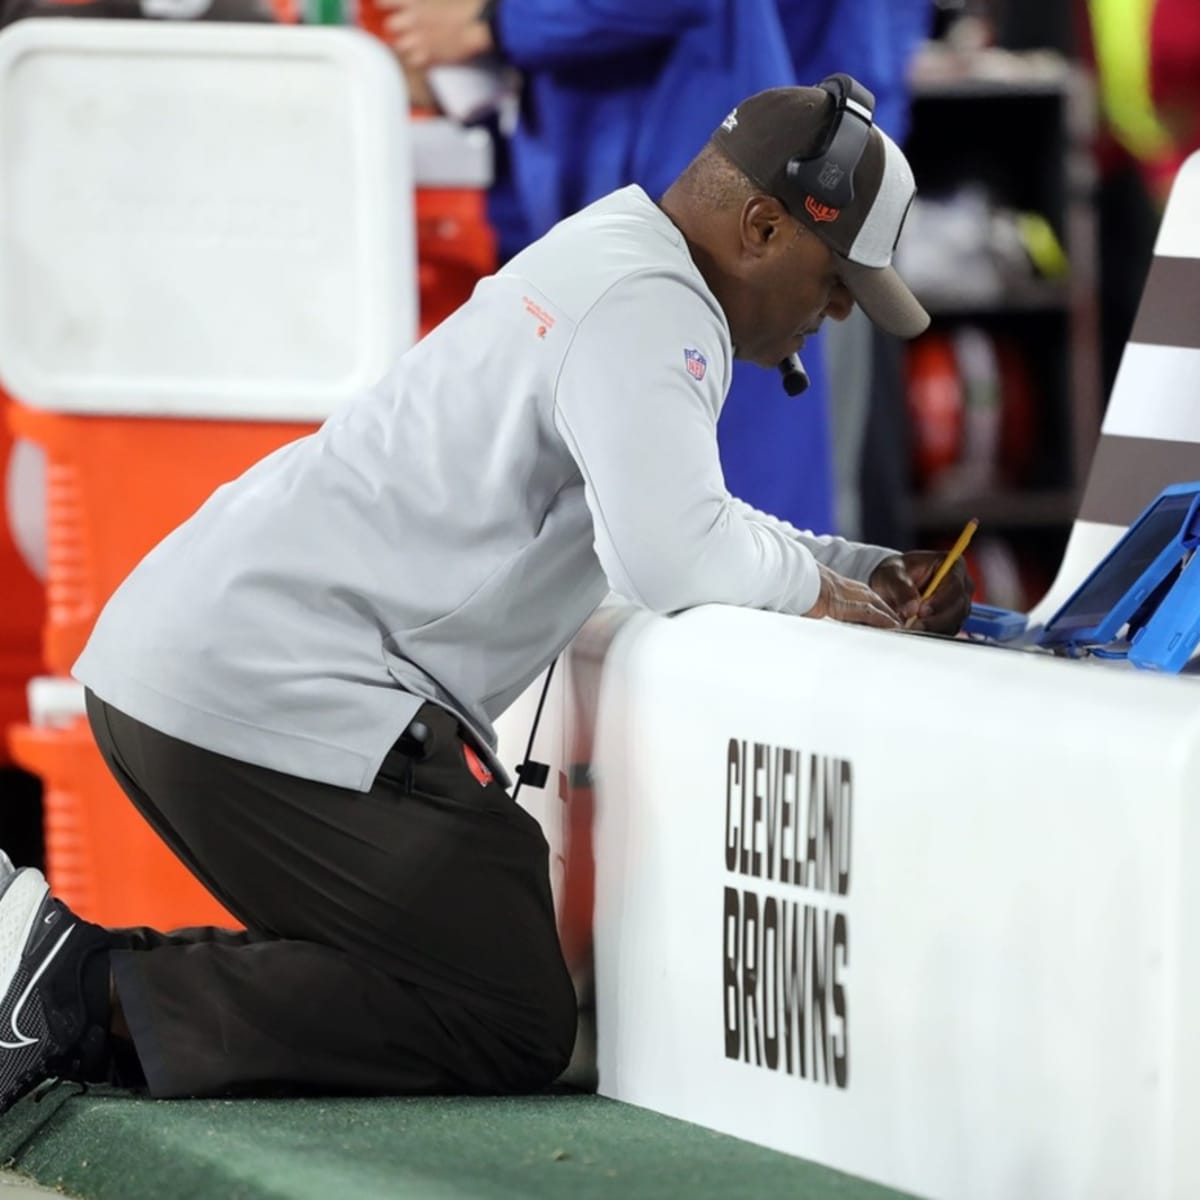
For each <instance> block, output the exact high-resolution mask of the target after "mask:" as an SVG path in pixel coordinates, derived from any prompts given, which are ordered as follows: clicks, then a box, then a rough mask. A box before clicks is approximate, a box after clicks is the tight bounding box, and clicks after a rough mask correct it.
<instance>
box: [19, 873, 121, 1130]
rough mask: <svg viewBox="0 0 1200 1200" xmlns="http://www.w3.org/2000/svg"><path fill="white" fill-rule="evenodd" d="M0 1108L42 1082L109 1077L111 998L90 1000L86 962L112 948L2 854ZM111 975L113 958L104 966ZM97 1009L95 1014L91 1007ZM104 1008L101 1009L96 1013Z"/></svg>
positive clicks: (36, 877) (101, 932)
mask: <svg viewBox="0 0 1200 1200" xmlns="http://www.w3.org/2000/svg"><path fill="white" fill-rule="evenodd" d="M0 857H3V862H2V863H0V1112H4V1111H5V1110H7V1109H8V1108H10V1107H11V1106H12V1105H13V1104H14V1103H15V1102H16V1101H17V1100H19V1099H20V1098H21V1097H22V1096H23V1095H25V1093H26V1092H28V1091H29V1090H30V1089H31V1088H33V1087H34V1086H35V1085H36V1084H38V1083H40V1082H41V1081H42V1080H43V1079H50V1078H60V1079H78V1080H88V1079H103V1078H105V1070H106V1060H107V1050H108V1046H107V1043H108V1033H107V1024H108V1013H107V996H106V995H105V996H103V997H97V998H91V999H92V1003H91V1005H90V1006H89V1004H88V1003H86V1002H85V994H84V993H85V988H84V965H85V963H86V962H87V960H88V958H89V957H90V956H91V955H92V954H93V953H94V952H96V951H106V950H107V949H108V948H109V946H110V945H111V936H110V935H109V933H108V931H107V930H105V929H102V928H101V927H100V926H99V925H92V924H90V923H89V922H87V921H82V920H80V919H79V918H78V917H77V916H75V914H74V913H72V912H71V910H70V909H69V908H67V906H66V905H65V904H63V903H62V901H61V900H55V899H54V897H53V896H51V895H50V889H49V888H48V887H47V885H46V880H45V879H44V878H43V876H42V873H41V871H38V870H36V869H35V868H33V867H24V868H22V869H21V870H19V871H15V870H13V866H12V863H11V862H9V861H8V858H7V856H4V855H3V854H2V852H0ZM101 965H102V966H103V967H104V970H105V975H107V958H105V960H104V961H103V962H102V963H101ZM89 1008H90V1011H89ZM98 1009H99V1010H101V1011H97V1010H98Z"/></svg>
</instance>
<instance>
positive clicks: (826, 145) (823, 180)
mask: <svg viewBox="0 0 1200 1200" xmlns="http://www.w3.org/2000/svg"><path fill="white" fill-rule="evenodd" d="M817 86H818V87H819V88H822V89H823V90H824V91H826V92H828V93H829V94H830V95H831V96H832V97H833V102H834V112H833V120H832V121H830V123H829V128H828V129H827V130H826V132H825V136H824V138H823V139H822V140H821V144H820V145H819V146H818V147H817V148H816V150H815V151H814V152H813V153H812V154H811V155H809V156H808V157H807V158H802V157H801V156H800V155H796V156H794V157H793V158H791V159H789V160H788V164H787V177H788V179H789V181H792V182H794V183H795V184H796V185H797V186H798V187H799V188H802V189H803V190H804V191H806V192H807V193H808V194H809V195H812V196H817V197H819V198H820V199H821V200H822V202H823V203H825V204H828V205H829V206H830V207H831V208H845V207H846V205H847V204H849V203H850V202H851V201H852V200H853V199H854V172H855V171H856V170H857V169H858V164H859V161H860V160H861V159H862V156H863V151H864V150H865V149H866V148H867V139H868V138H869V137H870V136H871V126H872V125H873V124H874V122H875V97H874V96H873V95H872V94H871V93H870V92H869V91H868V90H867V89H866V88H865V87H863V86H862V84H861V83H859V82H858V80H856V79H852V78H851V77H850V76H849V75H845V74H841V73H839V74H837V75H829V76H827V77H826V78H825V79H822V80H821V82H820V83H819V84H818V85H817ZM847 116H849V117H852V118H854V119H853V120H847V119H846V117H847ZM779 372H780V374H781V375H782V376H783V390H784V391H785V392H787V394H788V395H789V396H799V395H800V393H801V392H804V391H806V390H807V388H808V382H809V380H808V372H807V371H805V369H804V364H803V363H802V362H801V361H800V355H798V354H792V355H789V356H788V357H787V358H785V359H784V360H783V362H781V363H780V364H779Z"/></svg>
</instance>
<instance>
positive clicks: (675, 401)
mask: <svg viewBox="0 0 1200 1200" xmlns="http://www.w3.org/2000/svg"><path fill="white" fill-rule="evenodd" d="M731 358H732V347H731V345H730V340H729V329H728V326H727V325H726V322H725V318H724V315H723V314H722V312H721V309H720V307H719V306H718V305H717V302H716V300H715V298H714V297H713V295H712V293H711V292H710V291H709V290H708V288H707V286H706V285H705V283H704V280H703V278H702V277H701V275H700V273H699V272H698V270H697V269H696V267H695V265H694V264H693V262H692V259H691V257H690V255H689V253H688V248H687V244H686V242H685V240H684V238H683V237H682V235H681V234H680V233H679V231H678V230H677V229H676V227H675V226H674V224H672V222H671V221H670V220H669V219H668V218H667V217H666V216H665V215H664V214H663V213H662V212H661V210H660V209H659V208H658V207H657V206H656V205H654V204H653V203H652V202H651V201H650V199H649V198H648V197H647V196H646V194H645V193H644V192H643V191H642V190H641V189H640V188H637V187H630V188H625V189H623V190H622V191H619V192H615V193H613V194H612V195H610V196H608V197H606V198H604V199H603V200H600V201H598V202H597V203H595V204H593V205H591V206H590V207H589V208H587V209H585V210H584V211H583V212H581V213H579V214H577V215H576V216H574V217H571V218H569V219H568V220H566V221H563V222H562V223H561V224H559V225H558V226H556V227H555V228H554V229H552V230H551V231H550V233H548V234H547V235H546V236H545V237H544V238H542V239H541V240H540V241H539V242H537V243H535V244H534V245H533V246H531V247H530V248H529V249H528V250H526V251H524V252H523V253H522V254H520V255H519V256H518V257H517V258H515V259H514V260H513V261H512V262H511V263H509V265H508V266H506V267H505V268H504V269H503V270H501V271H500V272H499V273H498V274H497V275H495V276H493V277H491V278H488V279H485V280H483V281H482V282H481V283H480V284H479V285H478V286H477V287H476V289H475V293H474V295H473V296H472V298H471V299H470V301H469V302H468V303H466V304H465V305H464V306H463V307H462V308H461V309H460V310H459V311H458V312H457V313H455V314H454V315H453V316H452V317H450V318H449V319H448V320H447V321H445V322H444V323H443V324H442V325H441V326H440V327H438V328H437V329H436V330H434V331H433V332H432V333H431V334H430V335H429V336H428V337H426V338H425V339H424V340H423V341H421V342H420V343H418V344H417V345H416V346H414V347H413V348H412V349H411V350H409V351H408V352H407V353H406V354H404V355H403V357H402V358H401V359H400V360H399V362H398V364H397V365H396V367H395V369H394V370H393V371H392V372H391V374H390V375H389V376H388V377H387V378H385V379H384V380H383V381H381V382H380V383H379V385H378V386H377V387H375V388H374V389H372V390H371V391H369V392H367V393H366V394H364V395H360V396H358V397H356V398H355V399H353V400H351V401H350V402H348V403H347V404H345V405H344V406H343V407H341V408H340V409H339V410H338V411H336V412H335V413H334V414H333V415H332V416H331V417H330V418H329V420H327V421H326V422H325V424H324V425H323V426H322V427H321V428H320V429H319V430H318V431H317V432H316V433H314V434H312V435H311V436H309V437H306V438H303V439H301V440H299V441H296V442H294V443H292V444H291V445H288V446H285V447H283V448H282V449H280V450H279V451H277V452H276V453H274V454H272V455H270V456H269V457H268V458H266V459H264V460H263V461H261V462H260V463H258V464H257V465H255V466H254V467H252V468H251V469H250V470H249V471H247V472H246V473H245V474H244V475H242V476H241V477H240V478H238V479H236V480H234V481H233V482H232V483H229V484H226V485H225V486H224V487H221V488H219V489H218V490H217V491H216V492H215V493H214V494H213V496H212V497H211V498H210V499H209V500H208V501H207V503H206V504H205V505H204V506H203V507H202V508H201V509H200V510H199V511H198V512H197V513H196V514H195V516H193V517H192V518H191V519H190V520H189V521H187V522H186V523H185V524H184V525H182V526H181V527H180V528H179V529H177V530H175V532H173V533H172V534H171V535H170V536H169V537H167V538H166V539H165V540H164V541H163V542H162V543H161V544H160V545H159V546H158V547H156V548H155V549H154V550H153V551H152V552H151V553H150V554H149V555H148V556H147V557H146V559H145V560H144V561H143V562H142V563H141V564H140V565H139V566H138V567H137V568H136V569H135V570H134V572H133V573H132V574H131V575H130V576H129V578H128V579H127V580H126V581H125V582H124V583H123V584H122V585H121V587H120V588H119V589H118V591H117V592H116V593H115V594H114V595H113V597H112V598H111V600H110V601H109V603H108V605H107V606H106V607H105V609H104V611H103V613H102V614H101V616H100V619H99V620H98V622H97V624H96V628H95V630H94V631H93V634H92V637H91V640H90V641H89V643H88V645H87V647H86V649H85V650H84V652H83V654H82V656H81V657H80V659H79V661H78V662H77V663H76V664H75V668H74V670H75V675H76V677H77V678H78V679H80V680H81V681H82V682H83V683H84V684H86V685H87V686H88V687H90V688H91V689H92V690H93V691H94V692H95V693H96V694H97V695H98V696H100V697H101V698H102V699H104V700H106V701H108V702H109V703H110V704H112V705H114V706H115V707H116V708H118V709H120V710H122V711H123V712H125V713H127V714H129V715H130V716H132V717H135V718H137V719H138V720H140V721H142V722H144V723H145V724H147V725H150V726H151V727H153V728H155V729H158V730H160V731H161V732H163V733H166V734H169V735H172V736H174V737H177V738H181V739H183V740H184V741H187V742H191V743H193V744H194V745H198V746H201V747H205V748H207V749H210V750H213V751H217V752H218V753H221V754H225V755H229V756H231V757H233V758H237V759H240V760H242V761H245V762H249V763H255V764H258V765H261V766H265V767H270V768H273V769H275V770H278V771H284V772H287V773H289V774H292V775H298V776H301V777H304V778H307V779H314V780H319V781H324V782H327V783H331V784H335V785H339V786H343V787H346V788H352V789H358V790H362V791H365V790H367V789H369V788H370V786H371V783H372V780H373V779H374V777H375V774H376V772H377V770H378V767H379V764H380V762H381V761H382V759H383V757H384V755H385V754H386V752H387V750H388V748H389V747H390V746H391V745H392V743H393V742H394V740H395V739H396V737H397V736H398V735H399V733H400V732H401V730H402V729H403V728H404V727H405V726H406V725H407V724H408V723H409V721H410V720H411V719H412V717H413V716H414V714H415V712H416V710H417V709H418V708H419V707H420V705H421V703H422V701H423V700H425V699H429V700H433V701H435V702H437V703H439V704H441V705H443V706H445V707H447V708H449V709H451V710H452V711H454V712H455V713H457V714H458V715H459V716H460V717H461V718H462V719H463V720H464V721H465V722H466V723H467V724H468V725H470V726H471V727H472V728H473V729H474V730H475V731H476V732H477V734H478V735H479V737H480V738H481V739H482V740H483V742H485V743H486V744H487V745H489V746H493V747H494V744H495V737H494V733H493V731H492V726H491V722H492V721H493V720H494V719H495V718H496V716H497V715H498V714H499V713H501V712H502V711H503V710H504V709H505V708H506V707H507V706H508V705H509V704H510V703H511V702H512V701H513V700H514V699H515V698H516V697H517V696H518V695H519V694H520V693H521V692H522V691H523V690H524V689H525V688H526V687H527V686H528V685H529V683H530V682H531V681H532V680H533V679H535V678H536V677H537V675H538V674H539V673H540V672H541V671H542V670H543V669H544V668H545V667H546V666H547V664H548V663H549V662H550V661H551V660H552V659H553V658H554V657H555V655H557V654H558V652H559V651H560V650H562V649H563V647H564V646H565V645H566V644H567V643H568V642H569V641H570V639H571V638H572V637H573V636H574V634H575V633H576V632H577V630H578V629H579V628H580V626H581V625H582V624H583V623H584V621H585V620H586V619H587V617H588V616H589V614H590V613H591V612H592V611H593V609H595V608H596V606H597V605H598V604H599V603H600V601H601V600H602V599H603V598H604V596H605V595H606V594H607V592H608V591H609V589H610V588H611V589H612V590H615V591H616V592H618V593H620V594H622V595H623V596H625V597H627V598H628V599H629V600H631V601H633V602H635V603H637V604H640V605H644V606H646V607H648V608H651V609H654V610H656V611H659V612H663V613H670V612H675V611H677V610H679V609H684V608H689V607H692V606H694V605H698V604H705V603H723V604H735V605H747V606H751V607H756V608H765V609H774V610H778V611H781V612H789V613H804V612H806V611H807V610H808V609H809V608H811V607H812V605H813V604H814V603H815V601H816V599H817V594H818V589H819V578H818V571H817V566H816V560H817V559H819V560H821V561H822V562H824V563H827V564H828V565H829V566H831V567H832V568H833V569H835V570H837V571H839V572H841V573H842V574H845V575H849V576H852V577H854V578H858V579H866V578H867V577H868V575H869V574H870V572H871V570H872V569H873V568H874V567H875V566H876V565H877V564H878V563H879V562H880V561H881V560H882V558H883V557H884V556H885V555H886V554H887V553H888V551H885V550H881V549H878V548H874V547H863V546H856V545H854V544H851V543H848V542H844V541H841V540H839V539H832V538H814V537H812V536H810V535H807V534H803V533H801V532H799V531H798V530H796V529H794V528H792V526H790V525H787V524H785V523H783V522H780V521H776V520H775V519H774V518H771V517H768V516H766V515H764V514H762V513H758V512H756V511H755V510H753V509H751V508H749V507H748V506H746V505H744V504H742V503H741V502H740V501H737V500H735V499H733V498H732V497H731V496H730V495H729V493H728V491H727V490H726V488H725V484H724V481H723V478H722V475H721V468H720V464H719V461H718V457H717V437H716V424H717V417H718V415H719V413H720V411H721V406H722V404H723V402H724V398H725V394H726V391H727V390H728V387H729V377H730V368H731ZM492 765H493V767H499V764H497V763H495V761H494V759H493V764H492ZM500 775H501V778H504V773H503V770H502V769H501V770H500Z"/></svg>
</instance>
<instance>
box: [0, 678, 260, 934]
mask: <svg viewBox="0 0 1200 1200" xmlns="http://www.w3.org/2000/svg"><path fill="white" fill-rule="evenodd" d="M29 708H30V712H31V714H32V721H31V723H30V724H28V725H17V726H14V727H13V728H12V729H11V730H10V731H9V742H10V745H11V747H12V753H13V757H14V758H15V759H16V761H17V762H18V764H19V765H21V766H22V767H24V768H25V769H26V770H29V771H32V772H34V773H35V774H37V775H40V776H41V777H42V784H43V806H44V810H45V825H46V875H47V878H48V879H49V882H50V887H51V889H52V890H53V891H54V893H55V895H57V896H58V897H60V898H61V899H62V900H63V901H65V902H66V903H67V904H69V905H70V906H71V908H72V909H74V910H75V912H77V913H78V914H79V915H80V916H81V917H84V918H86V919H87V920H89V921H96V922H98V923H99V924H101V925H152V926H154V927H156V928H159V929H174V928H177V927H179V926H183V925H224V926H230V925H232V926H237V925H238V924H239V923H238V922H237V921H235V920H234V919H233V918H232V917H231V916H230V915H229V913H227V912H226V911H225V909H224V908H223V907H222V906H221V905H220V904H219V903H218V902H217V901H216V900H215V899H214V898H213V897H212V896H211V895H209V893H208V892H207V891H206V890H205V888H204V886H203V885H202V884H201V883H200V882H199V880H197V879H196V878H195V877H194V876H193V875H192V874H191V872H190V871H188V869H187V868H186V867H185V866H184V865H183V863H181V862H180V861H179V860H178V859H177V858H176V857H175V856H174V854H172V853H171V851H170V850H169V849H168V848H167V846H166V844H165V843H164V842H162V841H161V840H160V839H159V836H158V834H156V833H155V832H154V830H153V829H151V828H150V826H149V825H148V824H147V823H146V822H145V821H144V820H143V818H142V816H141V814H140V813H139V812H138V811H137V809H136V808H135V807H134V806H133V804H132V802H131V801H130V800H129V798H128V797H127V796H126V795H125V793H124V792H122V791H121V789H120V787H119V786H118V784H117V782H116V780H115V779H114V778H113V777H112V774H111V772H110V771H109V769H108V767H107V766H106V765H105V762H104V759H103V758H102V757H101V756H100V750H99V748H98V747H97V745H96V743H95V740H94V739H93V738H92V733H91V730H90V728H89V727H88V722H87V717H86V716H85V715H84V714H83V688H82V687H81V686H80V685H79V684H77V683H75V682H74V681H72V680H69V679H38V680H35V681H34V682H33V683H32V684H31V685H30V689H29Z"/></svg>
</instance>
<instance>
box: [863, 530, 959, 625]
mask: <svg viewBox="0 0 1200 1200" xmlns="http://www.w3.org/2000/svg"><path fill="white" fill-rule="evenodd" d="M978 525H979V522H978V521H977V520H976V519H975V518H972V519H971V520H970V521H968V522H967V525H966V528H965V529H963V531H962V533H961V534H960V535H959V538H958V541H957V542H956V543H955V544H954V547H953V549H952V550H950V552H949V553H948V554H943V553H942V552H941V551H939V550H909V551H908V552H907V553H905V554H896V555H893V556H892V557H891V558H885V559H884V560H883V562H881V563H880V564H879V566H877V567H876V568H875V570H874V571H872V572H871V579H870V585H871V588H872V589H873V590H874V591H875V592H876V593H877V594H878V595H879V597H880V598H881V599H882V600H885V601H886V602H887V603H888V605H890V606H891V608H892V609H893V610H894V611H895V612H896V614H897V616H899V618H900V620H901V621H902V622H903V624H904V628H905V629H925V630H929V631H930V632H933V633H957V632H958V631H959V629H960V628H961V627H962V623H963V622H964V621H965V620H966V619H967V613H968V612H969V611H970V609H971V593H972V592H973V591H974V590H975V585H974V583H973V582H972V581H971V577H970V576H969V575H968V574H967V568H966V563H965V562H964V561H963V551H964V550H965V549H966V548H967V543H968V542H969V541H970V540H971V537H972V535H973V534H974V533H975V530H976V528H977V527H978Z"/></svg>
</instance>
